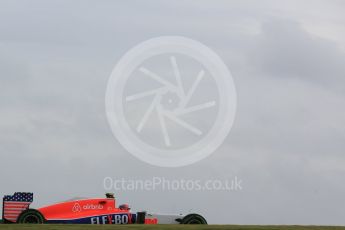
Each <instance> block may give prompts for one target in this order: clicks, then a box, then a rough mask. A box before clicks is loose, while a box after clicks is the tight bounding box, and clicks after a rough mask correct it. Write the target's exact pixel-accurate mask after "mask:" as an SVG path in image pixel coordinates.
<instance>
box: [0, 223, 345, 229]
mask: <svg viewBox="0 0 345 230" xmlns="http://www.w3.org/2000/svg"><path fill="white" fill-rule="evenodd" d="M3 229H6V230H12V229H14V230H16V229H24V230H25V229H26V230H36V229H37V230H65V229H66V230H85V229H86V230H87V229H91V230H98V229H101V230H110V229H120V230H124V229H130V230H136V229H139V230H145V229H157V230H158V229H163V230H164V229H167V230H172V229H187V230H188V229H191V230H193V229H216V230H217V229H219V230H220V229H231V230H280V229H282V230H312V229H315V230H338V229H339V230H340V229H341V230H345V227H328V226H322V227H321V226H262V225H260V226H259V225H116V226H115V225H53V224H47V225H15V224H0V230H3Z"/></svg>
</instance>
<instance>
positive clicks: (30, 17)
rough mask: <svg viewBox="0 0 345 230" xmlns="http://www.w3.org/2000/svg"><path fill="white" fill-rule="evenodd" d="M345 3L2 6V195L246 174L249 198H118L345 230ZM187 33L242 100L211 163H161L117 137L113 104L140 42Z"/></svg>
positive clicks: (50, 198)
mask: <svg viewBox="0 0 345 230" xmlns="http://www.w3.org/2000/svg"><path fill="white" fill-rule="evenodd" d="M344 11H345V2H344V1H341V0H327V1H326V0H313V1H311V0H310V1H306V0H305V1H297V0H292V1H281V0H279V1H273V0H271V1H269V0H264V1H249V0H244V1H65V0H64V1H43V0H31V1H16V0H0V154H1V155H0V181H1V182H0V184H1V185H0V188H1V190H0V192H1V195H5V194H11V193H13V192H15V191H32V192H34V193H35V201H34V204H33V206H35V207H39V206H40V205H45V204H49V203H52V202H56V201H59V200H64V199H68V198H70V197H73V196H98V195H102V194H103V193H104V192H105V189H104V187H103V179H104V177H107V176H109V177H112V178H137V179H150V178H152V177H154V176H158V177H165V178H169V179H182V178H187V179H202V180H204V179H205V180H206V179H210V178H211V179H221V180H225V179H229V178H230V179H231V178H234V177H238V178H239V179H241V180H242V182H243V184H242V186H243V189H242V190H240V191H230V192H229V191H207V192H206V191H189V192H188V191H116V193H117V194H116V196H117V197H118V199H119V200H120V201H119V202H128V203H130V204H131V206H132V207H133V208H134V209H138V210H143V209H147V210H150V211H154V212H167V213H180V212H181V213H188V212H190V211H193V212H198V213H201V214H203V215H205V217H206V218H207V220H208V221H209V222H210V223H233V224H327V225H345V218H344V216H345V199H344V193H345V183H344V178H345V155H344V154H345V153H344V150H345V53H344V52H345V16H344ZM164 35H174V36H175V35H177V36H185V37H189V38H192V39H195V40H198V41H200V42H202V43H203V44H205V45H207V46H209V47H210V48H212V49H213V50H214V51H215V52H216V53H217V54H218V55H219V56H220V57H221V58H222V59H223V61H224V62H225V63H226V65H227V66H228V67H229V68H230V70H231V72H232V75H233V77H234V81H235V85H236V88H237V94H238V109H237V115H236V120H235V122H234V126H233V128H232V131H231V133H230V134H229V135H228V137H227V138H226V140H225V142H224V143H223V145H222V146H221V147H220V148H219V149H218V150H217V151H215V152H214V153H213V154H212V155H211V156H210V157H208V158H207V159H205V160H202V161H200V162H198V163H196V164H193V165H191V166H187V167H182V168H175V169H174V168H173V169H170V168H159V167H155V166H151V165H148V164H146V163H144V162H141V161H139V160H138V159H136V158H134V157H133V156H132V155H130V154H128V153H127V152H126V151H125V150H124V149H123V147H122V146H121V145H120V144H119V142H118V141H117V140H116V139H115V138H114V137H113V135H112V133H111V130H110V127H109V125H108V122H107V119H106V115H105V108H104V97H105V89H106V85H107V81H108V78H109V76H110V73H111V71H112V69H113V67H114V65H115V64H116V63H117V61H118V60H119V59H120V58H121V56H122V55H123V54H124V53H125V52H126V51H127V50H129V49H130V48H132V47H133V46H135V45H136V44H138V43H140V42H142V41H145V40H147V39H150V38H153V37H157V36H164Z"/></svg>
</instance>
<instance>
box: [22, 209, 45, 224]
mask: <svg viewBox="0 0 345 230" xmlns="http://www.w3.org/2000/svg"><path fill="white" fill-rule="evenodd" d="M44 222H45V220H44V217H43V215H42V214H41V213H40V212H39V211H37V210H35V209H28V210H25V211H24V212H22V213H21V214H20V215H19V217H18V220H17V223H18V224H43V223H44Z"/></svg>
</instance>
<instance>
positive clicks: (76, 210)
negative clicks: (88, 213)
mask: <svg viewBox="0 0 345 230" xmlns="http://www.w3.org/2000/svg"><path fill="white" fill-rule="evenodd" d="M72 212H81V207H80V204H79V203H75V204H74V205H73V208H72Z"/></svg>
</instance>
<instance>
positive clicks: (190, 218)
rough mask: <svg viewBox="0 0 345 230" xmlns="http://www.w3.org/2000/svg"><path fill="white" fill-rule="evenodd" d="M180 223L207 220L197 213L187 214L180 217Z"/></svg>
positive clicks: (196, 222) (203, 222)
mask: <svg viewBox="0 0 345 230" xmlns="http://www.w3.org/2000/svg"><path fill="white" fill-rule="evenodd" d="M181 224H207V221H206V220H205V218H204V217H202V216H200V215H199V214H189V215H187V216H185V217H184V218H183V219H182V221H181Z"/></svg>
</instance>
